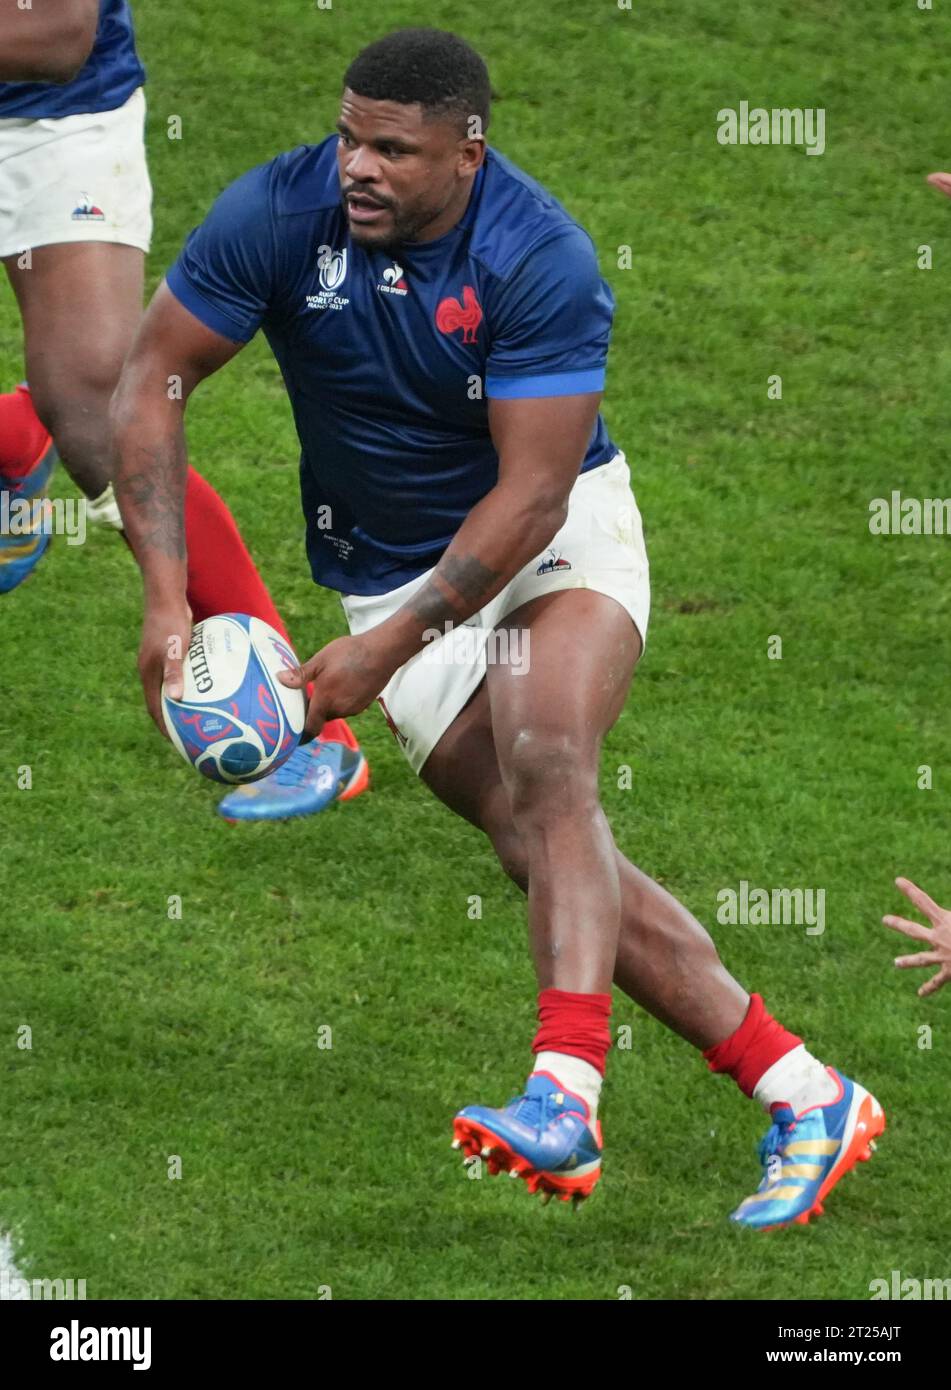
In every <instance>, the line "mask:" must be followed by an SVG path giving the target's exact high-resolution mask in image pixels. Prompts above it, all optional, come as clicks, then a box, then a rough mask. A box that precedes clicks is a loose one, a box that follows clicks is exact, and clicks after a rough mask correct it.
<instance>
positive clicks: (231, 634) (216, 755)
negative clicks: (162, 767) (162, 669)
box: [162, 613, 306, 783]
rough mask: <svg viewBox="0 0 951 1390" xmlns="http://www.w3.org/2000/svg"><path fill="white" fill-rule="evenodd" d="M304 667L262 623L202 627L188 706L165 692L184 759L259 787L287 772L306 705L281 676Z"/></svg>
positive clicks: (194, 646) (235, 617)
mask: <svg viewBox="0 0 951 1390" xmlns="http://www.w3.org/2000/svg"><path fill="white" fill-rule="evenodd" d="M298 666H299V663H298V660H297V657H296V656H295V655H294V652H293V651H292V650H291V648H290V647H289V646H288V644H287V642H286V641H285V640H284V638H283V637H282V636H281V635H280V633H279V632H275V630H274V628H272V627H270V626H269V625H268V624H267V623H265V622H262V621H261V620H260V619H259V618H251V617H248V616H247V614H244V613H222V614H219V615H218V616H217V617H214V618H206V619H205V621H204V622H202V623H198V624H197V625H196V626H195V628H194V630H193V632H192V637H191V642H190V644H189V647H188V652H187V654H186V657H185V661H184V664H183V675H184V690H183V693H182V698H181V700H171V699H169V697H168V696H167V695H166V693H165V690H164V688H163V690H162V713H163V716H164V719H165V727H166V729H167V730H168V734H169V737H170V738H171V740H172V742H173V743H174V745H175V747H176V748H177V749H178V751H179V752H180V753H181V755H182V757H183V758H185V760H186V761H187V762H190V763H191V764H192V766H193V767H196V768H197V769H198V771H199V772H200V773H202V775H203V776H205V777H210V778H211V779H212V780H213V781H215V782H228V783H235V782H256V781H258V780H259V779H260V778H261V777H266V776H267V774H268V773H269V772H273V771H274V770H275V769H276V768H278V767H280V766H281V764H282V763H284V762H286V761H287V759H288V758H289V757H290V755H291V754H292V753H293V751H294V749H295V748H296V747H297V746H298V744H299V742H300V736H301V732H302V730H303V727H304V715H305V712H306V704H305V700H304V694H303V691H301V690H293V689H288V687H287V686H284V685H282V684H281V683H280V681H279V680H278V679H277V674H278V672H279V671H281V670H297V669H298Z"/></svg>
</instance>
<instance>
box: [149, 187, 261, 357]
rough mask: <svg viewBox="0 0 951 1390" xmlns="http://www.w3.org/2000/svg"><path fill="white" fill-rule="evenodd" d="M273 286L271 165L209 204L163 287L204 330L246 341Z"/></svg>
mask: <svg viewBox="0 0 951 1390" xmlns="http://www.w3.org/2000/svg"><path fill="white" fill-rule="evenodd" d="M276 282H277V238H276V236H275V233H274V219H273V213H272V208H271V197H270V166H269V165H262V166H261V167H260V168H257V169H252V170H251V171H250V172H249V173H247V174H243V175H242V176H241V178H239V179H236V180H235V182H234V183H233V184H231V185H230V186H229V187H228V188H226V189H225V191H224V192H223V193H222V194H221V195H220V197H219V198H218V199H217V200H216V201H215V203H213V204H212V207H211V210H210V212H209V213H208V216H207V217H206V218H205V220H204V222H202V224H201V225H200V226H199V227H196V228H195V230H194V231H193V232H191V233H190V234H189V237H188V239H187V241H186V242H185V245H184V247H183V248H182V251H181V254H180V256H179V258H178V260H177V261H176V262H175V264H174V265H173V266H172V268H171V270H169V272H168V275H167V276H166V283H167V284H168V287H169V289H170V290H171V291H172V294H174V296H175V298H176V299H177V300H179V302H180V303H182V304H183V305H184V306H185V308H186V309H187V310H188V311H189V313H192V314H194V315H195V317H196V318H197V319H199V320H200V321H201V322H202V323H203V324H204V325H205V327H206V328H210V329H211V330H212V332H214V333H220V334H221V335H222V337H224V338H230V339H231V340H232V341H233V342H237V343H246V342H249V341H250V339H251V338H253V337H254V335H255V333H256V332H257V330H258V328H259V327H260V325H261V321H262V319H263V318H264V316H265V314H266V312H267V309H268V306H269V304H270V302H271V300H272V298H273V295H274V288H275V284H276Z"/></svg>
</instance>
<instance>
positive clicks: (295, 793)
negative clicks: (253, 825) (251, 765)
mask: <svg viewBox="0 0 951 1390" xmlns="http://www.w3.org/2000/svg"><path fill="white" fill-rule="evenodd" d="M369 784H370V769H369V767H368V765H367V760H366V758H365V757H364V756H363V754H362V752H361V751H360V748H359V746H357V747H354V748H350V747H348V745H347V744H345V743H338V742H336V741H334V742H329V741H327V742H325V741H324V740H322V739H319V738H315V739H313V740H312V742H310V743H302V744H301V746H300V747H299V748H296V749H295V750H294V752H293V753H292V754H291V756H290V757H289V758H288V760H287V762H286V763H284V764H283V766H281V767H279V768H278V769H277V771H276V772H272V773H270V774H269V775H268V776H267V777H262V778H261V780H260V782H249V783H247V784H246V785H244V786H240V787H235V789H234V791H230V792H229V793H228V795H227V796H226V797H224V798H223V799H222V800H221V801H220V802H219V803H218V814H219V815H220V816H224V818H225V820H229V821H260V820H290V819H291V818H292V817H293V816H313V815H316V814H317V812H318V811H323V810H324V808H325V807H327V806H329V805H330V804H331V802H334V801H352V800H353V798H354V797H355V796H359V795H360V793H361V792H362V791H365V790H366V788H367V787H368V786H369Z"/></svg>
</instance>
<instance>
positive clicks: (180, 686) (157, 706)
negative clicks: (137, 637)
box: [139, 601, 192, 738]
mask: <svg viewBox="0 0 951 1390" xmlns="http://www.w3.org/2000/svg"><path fill="white" fill-rule="evenodd" d="M191 635H192V613H191V609H190V608H189V606H188V604H187V603H185V602H184V601H182V602H181V603H176V604H171V605H169V604H162V605H159V604H150V605H148V606H147V607H146V610H145V620H144V622H143V624H142V643H141V645H140V647H139V676H140V678H141V680H142V689H143V691H144V693H145V703H146V705H147V706H148V710H149V714H150V715H151V716H152V719H153V720H154V721H155V724H156V727H157V728H158V731H159V733H160V734H162V736H163V737H164V738H168V731H167V730H166V728H165V720H164V719H163V718H162V686H163V684H164V685H165V688H166V694H167V695H168V696H169V698H170V699H172V700H180V699H181V698H182V694H183V691H184V677H183V674H182V666H183V662H184V659H185V653H186V652H187V651H188V644H189V642H190V641H191Z"/></svg>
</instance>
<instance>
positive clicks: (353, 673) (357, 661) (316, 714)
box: [279, 632, 399, 740]
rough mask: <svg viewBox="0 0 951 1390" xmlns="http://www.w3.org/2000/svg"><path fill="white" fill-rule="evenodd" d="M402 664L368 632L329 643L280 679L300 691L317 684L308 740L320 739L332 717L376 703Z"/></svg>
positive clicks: (307, 728)
mask: <svg viewBox="0 0 951 1390" xmlns="http://www.w3.org/2000/svg"><path fill="white" fill-rule="evenodd" d="M398 664H399V663H398V662H395V661H394V659H393V656H392V653H391V651H390V650H389V648H388V647H387V645H386V644H385V643H383V642H381V641H380V639H379V638H378V637H377V635H376V633H375V632H365V633H363V634H362V635H361V636H359V637H338V638H336V639H335V640H334V641H333V642H328V644H327V646H326V647H323V648H322V649H321V650H320V651H319V652H318V653H317V654H316V656H312V657H311V658H310V660H309V661H305V662H304V664H303V665H302V666H301V668H300V670H299V671H282V672H281V673H280V676H279V679H280V680H281V681H282V682H283V683H284V685H290V686H294V687H296V688H297V689H298V690H300V689H303V688H305V687H306V686H308V685H309V684H310V683H311V681H312V682H313V685H314V693H313V694H312V695H311V697H310V704H309V705H308V708H307V719H306V721H305V723H304V735H303V737H304V739H305V740H307V739H310V738H316V737H317V735H318V734H319V733H320V731H321V729H322V728H323V726H324V724H325V723H326V722H327V720H328V719H345V718H347V716H348V715H351V714H360V713H361V712H362V711H363V710H365V709H366V707H367V705H370V704H372V703H373V701H374V700H375V699H376V697H377V696H378V695H379V693H380V691H381V690H382V689H383V688H384V686H385V685H386V683H387V681H388V680H389V679H390V677H391V676H392V675H393V672H394V671H395V670H396V666H397V665H398Z"/></svg>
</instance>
